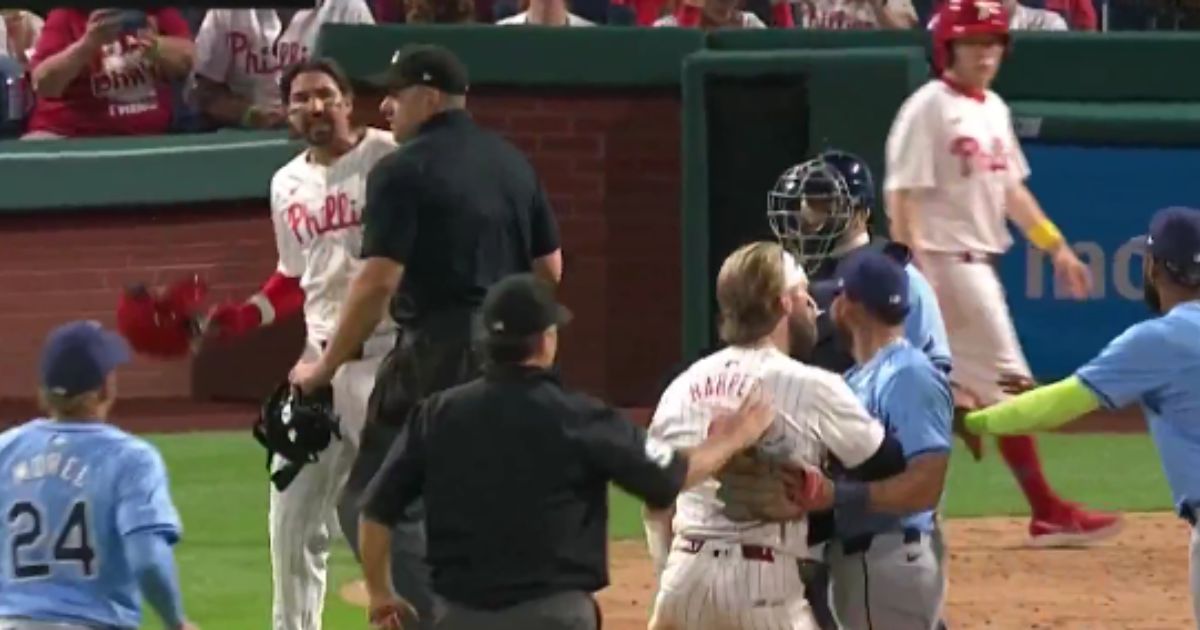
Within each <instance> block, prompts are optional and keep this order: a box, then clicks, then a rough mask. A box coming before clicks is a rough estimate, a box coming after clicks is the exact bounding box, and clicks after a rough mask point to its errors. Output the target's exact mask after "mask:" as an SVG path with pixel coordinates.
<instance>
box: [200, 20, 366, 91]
mask: <svg viewBox="0 0 1200 630" xmlns="http://www.w3.org/2000/svg"><path fill="white" fill-rule="evenodd" d="M334 23H336V24H374V23H375V18H374V17H372V16H371V9H370V8H369V7H368V6H367V3H366V0H325V1H324V2H322V3H321V4H320V6H318V7H317V8H316V9H304V10H302V11H297V12H296V14H295V15H294V16H292V21H291V22H289V23H288V25H287V28H286V29H285V28H284V27H283V22H282V21H281V20H280V19H279V13H278V12H276V11H275V9H209V10H208V13H207V14H206V15H205V16H204V22H203V23H201V24H200V31H199V32H198V33H196V68H195V72H196V75H197V76H201V77H204V78H206V79H208V80H210V81H214V82H217V83H222V84H225V85H227V86H228V87H229V89H230V91H232V92H233V93H234V94H237V95H238V96H242V97H244V98H248V99H250V100H251V102H252V103H254V104H255V105H257V106H259V107H270V106H277V105H281V104H282V102H283V100H282V95H281V94H280V93H279V79H280V76H281V75H282V74H283V71H284V70H285V69H286V68H287V67H288V66H290V65H293V64H295V63H298V62H301V61H304V60H306V59H308V57H309V54H310V53H311V51H312V49H313V48H314V46H315V45H316V41H317V34H318V32H319V31H320V30H321V25H322V24H334Z"/></svg>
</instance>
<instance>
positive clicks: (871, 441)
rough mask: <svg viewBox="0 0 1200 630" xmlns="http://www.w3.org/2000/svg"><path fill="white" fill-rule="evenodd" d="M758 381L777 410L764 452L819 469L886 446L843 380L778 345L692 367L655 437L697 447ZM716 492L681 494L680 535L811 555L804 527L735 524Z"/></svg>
mask: <svg viewBox="0 0 1200 630" xmlns="http://www.w3.org/2000/svg"><path fill="white" fill-rule="evenodd" d="M759 380H761V382H762V384H763V389H764V392H765V393H767V394H768V395H769V396H770V400H771V403H772V405H773V406H774V407H775V412H776V417H775V421H774V422H773V423H772V425H771V427H770V428H769V429H768V430H767V433H766V434H765V435H764V436H763V438H762V439H761V440H760V441H759V442H758V444H757V445H756V448H758V449H759V452H760V454H762V455H764V456H767V457H770V458H773V459H777V460H779V461H784V460H786V461H790V462H793V463H798V464H811V465H814V466H815V465H820V463H821V462H822V461H823V460H824V457H825V455H826V454H827V453H830V452H832V453H833V454H834V455H836V456H837V458H838V459H839V460H841V462H842V463H843V464H845V465H846V466H848V467H851V468H853V467H855V466H858V465H859V464H861V463H862V462H864V461H866V460H867V459H868V458H869V457H871V455H873V454H874V453H875V451H877V450H878V449H879V445H880V443H882V442H883V425H881V424H880V423H879V422H878V421H876V420H875V419H874V418H872V417H871V416H870V414H869V413H867V410H866V409H864V408H863V406H862V404H861V403H860V402H859V400H858V398H857V397H856V396H855V395H854V392H852V391H851V390H850V387H849V386H848V385H846V383H845V381H843V380H842V377H841V376H838V375H837V374H834V373H832V372H827V371H825V370H822V369H820V368H816V367H812V366H809V365H805V364H803V363H800V362H799V361H796V360H794V359H792V358H791V357H789V356H788V355H786V354H784V353H783V352H780V351H779V350H778V349H776V348H775V347H774V346H768V347H756V348H747V347H728V348H725V349H723V350H720V351H718V352H715V353H713V354H711V355H709V356H707V357H705V358H703V359H700V360H699V361H697V362H696V363H694V364H692V366H691V367H689V368H688V369H687V371H685V372H684V373H683V374H681V375H679V376H678V377H677V378H676V379H675V380H674V381H672V382H671V385H670V386H668V387H667V390H666V392H664V393H663V396H662V399H661V400H660V401H659V404H658V408H657V409H656V410H655V412H654V418H653V420H651V422H650V430H649V432H650V435H651V436H653V437H655V438H656V439H659V440H662V441H664V442H666V443H668V444H670V445H671V446H673V447H675V448H690V447H694V446H697V445H699V444H700V443H701V442H703V441H704V439H705V437H706V436H707V435H708V428H709V424H710V423H711V421H712V419H713V416H714V415H715V412H717V411H718V410H720V409H735V408H737V406H738V405H739V404H740V403H741V401H742V399H743V398H744V397H745V396H746V394H747V393H748V392H749V391H750V389H751V387H752V386H753V385H754V383H755V382H756V381H759ZM718 487H719V482H718V481H717V480H716V479H709V480H707V481H704V482H703V483H700V484H698V485H697V486H695V487H693V488H692V489H689V490H687V491H685V492H684V493H682V494H680V495H679V498H678V499H677V500H676V502H675V517H674V520H673V521H672V529H673V530H674V532H675V534H676V535H677V536H687V537H691V538H717V539H723V540H736V541H738V542H740V543H745V544H757V545H764V546H769V547H773V548H775V549H778V550H781V551H786V552H789V553H791V554H794V555H796V556H798V557H807V555H808V544H807V535H808V525H807V523H806V522H804V521H798V522H793V523H788V524H785V525H780V524H764V523H756V522H741V523H735V522H733V521H731V520H729V519H728V518H726V517H725V516H724V514H722V509H723V507H724V505H723V504H722V502H721V501H720V500H719V499H718V498H717V488H718Z"/></svg>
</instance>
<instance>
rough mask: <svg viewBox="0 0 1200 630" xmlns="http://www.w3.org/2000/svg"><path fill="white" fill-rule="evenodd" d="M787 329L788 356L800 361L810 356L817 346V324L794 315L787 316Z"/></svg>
mask: <svg viewBox="0 0 1200 630" xmlns="http://www.w3.org/2000/svg"><path fill="white" fill-rule="evenodd" d="M787 329H788V355H789V356H791V357H792V358H794V359H797V360H801V361H803V360H805V359H808V358H809V357H810V356H812V351H813V348H814V347H816V345H817V322H815V321H812V320H810V319H808V318H807V317H805V316H804V314H803V313H796V314H793V315H789V316H788V321H787Z"/></svg>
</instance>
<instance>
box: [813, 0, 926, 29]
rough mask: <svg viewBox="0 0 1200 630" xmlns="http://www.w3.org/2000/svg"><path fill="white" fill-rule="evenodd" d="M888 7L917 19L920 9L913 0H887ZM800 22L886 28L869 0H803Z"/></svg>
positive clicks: (824, 26) (821, 26) (819, 26)
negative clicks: (914, 6) (916, 7)
mask: <svg viewBox="0 0 1200 630" xmlns="http://www.w3.org/2000/svg"><path fill="white" fill-rule="evenodd" d="M884 7H885V8H886V10H888V11H892V12H894V13H897V14H902V15H907V16H909V19H911V20H913V21H914V22H915V21H916V19H917V10H916V9H914V8H913V4H912V0H887V2H886V3H885V4H884ZM798 9H799V10H798V11H797V16H798V18H799V19H798V20H797V21H798V22H799V24H797V26H799V27H801V28H810V29H824V30H830V31H848V30H877V29H880V28H883V27H882V26H881V25H880V24H879V18H877V17H876V16H875V11H874V10H873V9H871V5H870V1H869V0H800V3H799V4H798Z"/></svg>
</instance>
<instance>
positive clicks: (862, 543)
mask: <svg viewBox="0 0 1200 630" xmlns="http://www.w3.org/2000/svg"><path fill="white" fill-rule="evenodd" d="M901 532H902V533H903V534H904V544H906V545H911V544H912V543H915V542H920V541H921V530H919V529H917V528H915V527H905V528H904V529H903V530H901ZM885 533H890V532H880V533H879V534H863V535H862V536H855V537H853V538H848V539H846V540H843V541H842V552H843V553H845V554H846V555H848V556H852V555H854V554H856V553H866V552H867V550H869V549H870V548H871V543H873V542H874V541H875V537H876V536H879V535H881V534H885Z"/></svg>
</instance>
